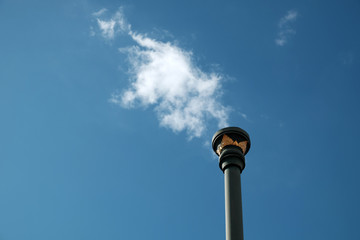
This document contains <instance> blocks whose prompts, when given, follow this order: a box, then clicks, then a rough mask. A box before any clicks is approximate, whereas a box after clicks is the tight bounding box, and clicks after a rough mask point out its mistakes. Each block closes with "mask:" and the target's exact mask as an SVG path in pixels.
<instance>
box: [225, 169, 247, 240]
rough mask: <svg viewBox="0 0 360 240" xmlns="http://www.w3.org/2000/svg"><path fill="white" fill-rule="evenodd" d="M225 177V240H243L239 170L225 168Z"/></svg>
mask: <svg viewBox="0 0 360 240" xmlns="http://www.w3.org/2000/svg"><path fill="white" fill-rule="evenodd" d="M224 177H225V218H226V240H243V239H244V233H243V221H242V203H241V182H240V168H239V167H238V166H236V165H231V166H229V167H227V168H226V169H225V171H224Z"/></svg>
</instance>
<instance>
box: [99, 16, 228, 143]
mask: <svg viewBox="0 0 360 240" xmlns="http://www.w3.org/2000/svg"><path fill="white" fill-rule="evenodd" d="M97 21H98V27H99V29H100V31H101V35H102V37H104V38H106V39H113V38H114V37H115V35H116V32H125V33H126V34H128V35H129V36H130V37H131V39H132V40H133V42H134V45H132V46H129V47H125V48H121V49H120V51H121V52H123V53H126V54H127V57H128V59H129V62H130V69H129V70H130V71H129V80H130V86H129V87H128V88H127V89H125V90H123V91H122V92H121V93H120V94H118V93H114V94H113V95H112V97H111V102H113V103H116V104H119V105H120V106H122V107H126V108H134V107H137V106H153V107H154V111H155V112H156V114H157V117H158V119H159V121H160V125H161V126H163V127H166V128H170V129H171V130H173V131H174V132H180V131H187V133H188V135H189V136H190V138H192V137H200V136H201V135H202V134H203V133H204V131H205V130H206V123H207V122H208V121H209V120H211V119H215V120H216V121H217V123H218V126H219V127H224V126H226V125H227V116H228V112H229V108H227V107H224V106H223V105H222V104H221V103H220V101H219V100H220V99H219V98H220V95H221V91H220V88H221V82H222V80H223V76H222V75H221V74H219V73H215V72H210V73H207V72H204V71H202V70H201V69H200V68H199V67H197V66H196V64H195V62H194V60H193V54H192V52H190V51H186V50H184V49H181V48H180V47H178V46H177V45H175V44H173V43H171V42H162V41H158V40H156V39H153V38H150V37H148V36H147V35H145V34H140V33H137V32H135V31H133V30H132V29H131V26H130V24H128V23H126V21H125V20H124V17H123V14H122V12H121V11H119V12H117V13H116V14H115V15H114V16H113V17H111V18H110V19H108V20H102V19H99V18H98V19H97ZM109 29H110V30H109Z"/></svg>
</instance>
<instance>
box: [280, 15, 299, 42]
mask: <svg viewBox="0 0 360 240" xmlns="http://www.w3.org/2000/svg"><path fill="white" fill-rule="evenodd" d="M297 17H298V13H297V12H296V11H294V10H290V11H288V12H287V14H286V15H285V16H284V17H282V18H281V19H280V21H279V23H278V34H277V38H276V39H275V43H276V44H277V45H279V46H284V45H285V44H286V43H287V42H288V40H289V38H290V36H291V35H294V34H295V33H296V31H295V30H294V29H293V28H292V27H291V24H290V23H291V22H294V21H295V20H296V18H297Z"/></svg>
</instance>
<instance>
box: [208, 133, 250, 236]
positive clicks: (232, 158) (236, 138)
mask: <svg viewBox="0 0 360 240" xmlns="http://www.w3.org/2000/svg"><path fill="white" fill-rule="evenodd" d="M212 147H213V149H214V151H215V153H216V154H217V155H218V156H219V167H220V169H221V170H222V171H223V173H224V179H225V219H226V240H243V239H244V233H243V221H242V203H241V181H240V174H241V172H242V170H244V168H245V157H244V156H245V155H246V153H247V152H248V151H249V149H250V137H249V134H248V133H247V132H245V131H244V130H243V129H241V128H238V127H228V128H223V129H220V130H219V131H217V132H216V133H215V134H214V136H213V138H212Z"/></svg>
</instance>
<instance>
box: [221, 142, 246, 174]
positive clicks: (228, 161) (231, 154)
mask: <svg viewBox="0 0 360 240" xmlns="http://www.w3.org/2000/svg"><path fill="white" fill-rule="evenodd" d="M230 166H236V167H238V168H239V169H240V173H241V172H242V171H243V170H244V168H245V157H244V154H243V152H242V150H241V149H240V148H239V147H236V146H226V147H225V148H224V149H223V150H222V152H221V155H220V157H219V167H220V169H221V170H222V171H223V172H224V171H225V169H226V168H228V167H230Z"/></svg>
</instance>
